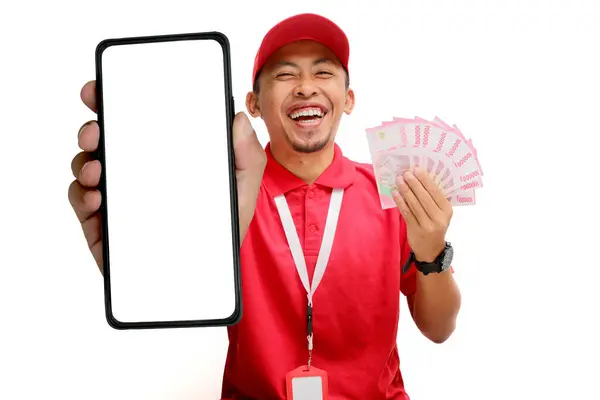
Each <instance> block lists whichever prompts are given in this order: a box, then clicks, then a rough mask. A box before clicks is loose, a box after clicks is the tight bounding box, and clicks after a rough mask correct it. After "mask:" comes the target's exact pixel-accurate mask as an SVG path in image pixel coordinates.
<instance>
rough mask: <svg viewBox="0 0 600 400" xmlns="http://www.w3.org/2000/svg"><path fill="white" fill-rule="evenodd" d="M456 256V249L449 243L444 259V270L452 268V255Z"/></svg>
mask: <svg viewBox="0 0 600 400" xmlns="http://www.w3.org/2000/svg"><path fill="white" fill-rule="evenodd" d="M453 256H454V250H453V249H452V246H450V244H449V243H448V246H447V247H446V252H445V254H444V259H443V260H442V270H444V271H445V270H447V269H448V268H450V264H451V263H452V257H453Z"/></svg>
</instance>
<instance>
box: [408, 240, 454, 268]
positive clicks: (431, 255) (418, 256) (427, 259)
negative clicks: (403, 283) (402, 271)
mask: <svg viewBox="0 0 600 400" xmlns="http://www.w3.org/2000/svg"><path fill="white" fill-rule="evenodd" d="M445 248H446V242H445V241H444V242H442V244H440V245H439V246H436V247H434V248H433V250H430V251H428V252H416V251H415V252H414V254H415V261H418V262H422V263H432V262H434V261H435V260H436V259H437V258H438V257H439V255H440V254H441V253H442V252H443V251H444V249H445Z"/></svg>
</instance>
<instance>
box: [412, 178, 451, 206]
mask: <svg viewBox="0 0 600 400" xmlns="http://www.w3.org/2000/svg"><path fill="white" fill-rule="evenodd" d="M414 173H415V176H416V178H417V179H418V180H419V182H421V185H423V187H424V188H425V190H427V192H428V193H429V195H430V197H431V199H432V201H433V202H434V203H435V205H436V206H437V207H438V208H439V209H440V210H442V211H444V212H447V211H448V209H452V206H451V204H450V203H449V202H448V199H447V198H446V196H445V195H444V193H443V191H442V189H441V188H440V187H439V186H438V185H436V183H435V182H434V181H433V179H432V178H431V177H430V176H429V174H427V172H426V171H424V170H422V169H420V168H416V169H415V171H414Z"/></svg>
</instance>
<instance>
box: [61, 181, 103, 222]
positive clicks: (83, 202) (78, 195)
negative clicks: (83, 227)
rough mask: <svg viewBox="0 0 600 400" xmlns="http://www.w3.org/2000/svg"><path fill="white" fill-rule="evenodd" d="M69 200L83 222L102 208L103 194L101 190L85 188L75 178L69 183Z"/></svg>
mask: <svg viewBox="0 0 600 400" xmlns="http://www.w3.org/2000/svg"><path fill="white" fill-rule="evenodd" d="M69 202H70V203H71V206H72V207H73V210H74V211H75V215H77V219H78V220H79V222H81V223H82V224H83V223H84V222H85V221H87V220H88V219H89V218H90V217H91V216H92V215H94V214H95V213H96V211H98V209H99V208H100V203H101V202H102V196H101V194H100V191H99V190H96V189H87V188H84V187H83V186H82V185H81V184H80V183H79V182H78V181H76V180H74V181H73V182H71V184H70V185H69Z"/></svg>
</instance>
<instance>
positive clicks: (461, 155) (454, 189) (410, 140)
mask: <svg viewBox="0 0 600 400" xmlns="http://www.w3.org/2000/svg"><path fill="white" fill-rule="evenodd" d="M366 132H367V139H368V144H369V150H370V153H371V159H372V162H373V168H374V171H375V176H376V179H377V185H378V190H379V195H380V199H381V206H382V208H383V209H387V208H392V207H396V204H395V202H394V200H393V198H392V192H393V191H394V190H395V189H396V180H397V178H398V176H399V175H402V174H404V172H406V171H407V170H412V169H414V168H415V167H419V168H422V169H424V170H426V171H427V172H428V173H429V176H430V177H431V178H432V180H433V181H434V183H435V184H436V185H437V186H438V187H439V188H440V189H441V191H442V192H443V193H444V195H445V196H447V198H448V199H449V201H450V202H451V203H452V204H453V205H457V206H460V205H474V204H475V190H476V189H478V188H481V187H483V180H482V177H483V172H482V169H481V165H480V162H479V158H478V156H477V151H476V150H475V147H474V146H473V143H472V141H471V140H470V139H467V138H466V137H465V136H464V135H463V133H462V132H461V131H460V130H459V129H458V127H457V126H456V125H453V126H450V125H449V124H447V123H446V122H444V121H443V120H441V119H440V118H438V117H435V118H434V119H433V121H429V120H426V119H424V118H420V117H415V118H398V117H393V119H392V120H391V121H384V122H382V124H381V125H380V126H377V127H374V128H369V129H367V130H366Z"/></svg>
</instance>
